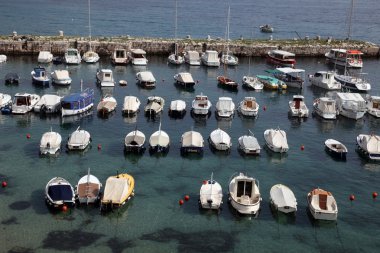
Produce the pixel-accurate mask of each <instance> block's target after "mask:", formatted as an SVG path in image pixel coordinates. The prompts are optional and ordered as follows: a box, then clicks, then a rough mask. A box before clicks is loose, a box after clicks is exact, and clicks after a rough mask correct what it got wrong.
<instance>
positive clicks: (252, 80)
mask: <svg viewBox="0 0 380 253" xmlns="http://www.w3.org/2000/svg"><path fill="white" fill-rule="evenodd" d="M242 82H243V86H244V87H246V88H249V89H254V90H262V89H263V88H264V84H263V83H262V82H260V80H259V79H258V78H257V77H256V76H243V81H242Z"/></svg>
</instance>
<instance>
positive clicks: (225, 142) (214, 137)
mask: <svg viewBox="0 0 380 253" xmlns="http://www.w3.org/2000/svg"><path fill="white" fill-rule="evenodd" d="M208 140H209V142H210V144H211V146H212V147H213V148H215V149H216V150H220V151H230V149H231V146H232V143H231V137H230V136H229V135H228V134H227V133H226V132H224V131H223V130H222V129H220V128H218V129H216V130H214V131H212V132H211V134H210V137H209V138H208Z"/></svg>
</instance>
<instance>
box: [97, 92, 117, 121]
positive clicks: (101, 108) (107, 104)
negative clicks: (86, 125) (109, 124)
mask: <svg viewBox="0 0 380 253" xmlns="http://www.w3.org/2000/svg"><path fill="white" fill-rule="evenodd" d="M116 106H117V101H116V99H115V98H114V97H113V96H111V95H105V96H104V97H103V98H102V99H101V100H100V102H99V104H98V106H97V107H96V110H97V111H98V114H99V115H102V116H105V115H108V114H110V113H111V112H113V111H114V110H115V109H116Z"/></svg>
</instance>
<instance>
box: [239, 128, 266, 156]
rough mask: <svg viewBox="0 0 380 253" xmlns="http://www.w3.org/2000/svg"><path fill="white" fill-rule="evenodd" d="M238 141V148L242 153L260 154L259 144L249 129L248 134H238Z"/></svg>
mask: <svg viewBox="0 0 380 253" xmlns="http://www.w3.org/2000/svg"><path fill="white" fill-rule="evenodd" d="M248 131H249V130H248ZM238 142H239V146H238V148H239V150H241V151H242V152H243V153H244V154H246V155H260V150H261V147H260V144H259V142H258V141H257V139H256V137H255V136H254V135H253V133H252V132H251V131H249V135H243V136H240V137H239V139H238Z"/></svg>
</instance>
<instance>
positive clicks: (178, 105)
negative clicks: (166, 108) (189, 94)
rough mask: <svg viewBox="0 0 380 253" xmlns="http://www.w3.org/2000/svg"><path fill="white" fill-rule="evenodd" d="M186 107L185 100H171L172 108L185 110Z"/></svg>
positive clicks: (173, 109)
mask: <svg viewBox="0 0 380 253" xmlns="http://www.w3.org/2000/svg"><path fill="white" fill-rule="evenodd" d="M185 109H186V102H185V101H183V100H174V101H171V102H170V110H172V111H183V110H185Z"/></svg>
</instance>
